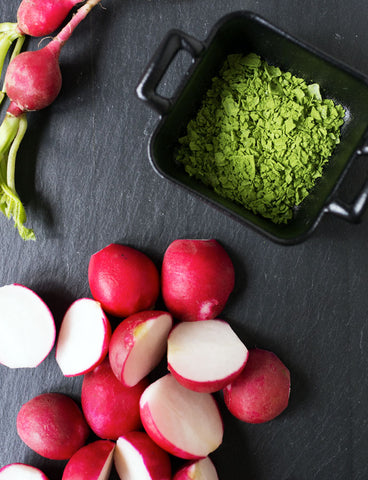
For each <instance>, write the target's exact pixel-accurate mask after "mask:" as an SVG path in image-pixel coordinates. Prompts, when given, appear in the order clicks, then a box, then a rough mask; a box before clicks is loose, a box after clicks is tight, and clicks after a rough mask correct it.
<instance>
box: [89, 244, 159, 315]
mask: <svg viewBox="0 0 368 480" xmlns="http://www.w3.org/2000/svg"><path fill="white" fill-rule="evenodd" d="M88 280H89V286H90V290H91V293H92V296H93V298H94V299H95V300H97V301H99V302H100V303H101V305H102V308H103V309H104V310H105V311H106V312H107V313H110V314H111V315H114V316H116V317H128V316H129V315H132V314H133V313H137V312H139V311H142V310H149V309H152V308H153V307H154V305H155V303H156V300H157V298H158V295H159V290H160V279H159V273H158V270H157V268H156V266H155V264H154V263H153V261H152V260H151V259H150V258H149V257H148V256H147V255H146V254H144V253H143V252H141V251H139V250H136V249H135V248H132V247H128V246H126V245H120V244H117V243H112V244H110V245H108V246H107V247H105V248H103V249H102V250H100V251H98V252H97V253H95V254H93V255H92V256H91V258H90V262H89V266H88Z"/></svg>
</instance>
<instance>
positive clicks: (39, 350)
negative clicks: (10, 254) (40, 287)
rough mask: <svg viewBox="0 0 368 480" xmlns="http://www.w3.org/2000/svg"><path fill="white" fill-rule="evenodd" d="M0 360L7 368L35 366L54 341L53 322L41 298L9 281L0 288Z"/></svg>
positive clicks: (43, 357)
mask: <svg viewBox="0 0 368 480" xmlns="http://www.w3.org/2000/svg"><path fill="white" fill-rule="evenodd" d="M0 311H1V315H0V363H2V364H3V365H5V366H7V367H10V368H33V367H37V366H38V365H39V364H40V363H41V362H42V361H43V360H44V359H45V358H46V357H47V355H48V354H49V353H50V351H51V349H52V348H53V346H54V343H55V335H56V329H55V322H54V318H53V315H52V313H51V312H50V310H49V308H48V307H47V305H46V304H45V302H44V301H43V300H41V298H40V297H39V296H38V295H37V294H36V293H35V292H33V291H32V290H30V289H29V288H27V287H25V286H23V285H19V284H16V283H13V284H11V285H5V286H4V287H1V288H0Z"/></svg>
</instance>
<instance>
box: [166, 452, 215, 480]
mask: <svg viewBox="0 0 368 480" xmlns="http://www.w3.org/2000/svg"><path fill="white" fill-rule="evenodd" d="M173 480H219V478H218V475H217V472H216V468H215V466H214V464H213V463H212V460H211V459H210V458H209V457H206V458H202V459H201V460H196V461H195V462H190V463H189V464H188V465H184V467H182V468H181V469H180V470H178V471H177V472H176V474H175V475H174V477H173Z"/></svg>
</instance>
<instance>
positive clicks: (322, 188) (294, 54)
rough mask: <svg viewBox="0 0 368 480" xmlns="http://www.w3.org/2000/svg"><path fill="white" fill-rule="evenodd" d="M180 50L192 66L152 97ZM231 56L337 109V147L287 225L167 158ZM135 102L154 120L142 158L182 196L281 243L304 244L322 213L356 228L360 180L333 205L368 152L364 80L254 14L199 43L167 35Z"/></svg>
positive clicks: (227, 20)
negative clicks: (170, 88) (252, 56)
mask: <svg viewBox="0 0 368 480" xmlns="http://www.w3.org/2000/svg"><path fill="white" fill-rule="evenodd" d="M181 50H186V51H187V52H189V53H190V55H191V56H192V63H191V65H190V68H189V69H188V71H187V72H185V74H184V75H183V78H182V80H181V82H180V84H179V85H178V87H177V89H176V91H175V94H174V95H173V97H172V98H166V97H164V96H162V95H160V94H159V93H158V87H159V85H160V82H161V81H162V78H163V77H164V75H165V73H166V72H167V70H168V68H169V67H170V65H171V64H172V62H173V60H174V58H175V57H176V55H177V54H178V52H179V51H181ZM233 53H241V54H244V55H246V54H248V53H256V54H258V55H259V56H260V57H262V58H263V59H264V60H266V61H267V63H269V64H271V65H275V66H277V67H279V68H280V69H281V70H283V71H289V72H291V73H292V74H293V75H295V76H298V77H302V78H303V79H304V80H305V81H306V82H308V83H318V84H319V86H320V89H321V94H322V97H323V98H331V99H332V100H333V101H334V102H335V103H339V104H341V105H342V106H343V107H344V109H345V111H346V115H345V119H344V124H343V126H342V129H341V141H340V143H339V144H338V145H337V147H336V149H335V151H334V153H333V155H332V157H331V158H330V161H329V162H328V164H327V165H326V166H325V168H324V173H323V175H322V177H321V178H320V179H319V180H318V182H317V184H316V185H315V187H314V188H313V189H312V190H311V191H310V193H309V195H308V196H307V198H306V199H305V200H304V201H303V202H302V203H301V204H300V205H299V206H298V207H295V208H294V210H293V218H292V219H291V220H290V221H289V222H288V223H287V224H275V223H273V222H272V221H271V220H268V219H266V218H263V217H261V216H259V215H256V214H254V213H252V212H251V211H249V210H247V209H245V208H244V207H243V206H241V205H238V204H236V203H234V202H232V201H230V200H227V199H225V198H222V197H220V196H219V195H217V194H216V193H215V192H214V191H213V190H212V189H211V188H209V187H206V186H205V185H204V184H202V183H201V182H200V181H198V180H196V179H194V178H193V177H190V176H189V175H188V174H187V173H186V172H185V171H184V168H183V167H182V166H181V165H179V164H178V163H177V162H176V160H175V153H176V151H177V148H178V140H179V138H180V137H182V136H184V135H185V132H186V126H187V124H188V122H189V120H190V119H191V118H193V117H195V115H196V113H197V112H198V110H199V108H200V105H201V102H202V100H203V97H204V95H205V93H206V92H207V90H208V89H209V88H210V86H211V82H212V78H213V77H214V76H216V75H217V74H218V72H219V70H220V68H221V67H222V65H223V62H224V61H225V59H226V57H227V56H228V55H229V54H233ZM136 91H137V95H138V97H139V98H140V99H141V100H143V101H145V102H146V103H148V105H149V106H150V107H152V108H153V109H155V110H156V111H157V112H158V113H159V114H160V117H161V118H160V120H159V122H158V125H157V127H156V129H155V131H154V132H153V133H152V135H151V138H150V141H149V147H148V153H149V159H150V162H151V164H152V166H153V168H154V169H155V171H156V172H157V173H158V174H159V175H160V176H162V177H164V178H166V179H168V180H170V181H172V182H174V183H175V184H177V185H178V186H181V187H184V188H185V189H186V190H188V191H189V192H190V193H192V194H195V195H197V196H199V197H200V198H201V199H202V200H204V201H206V202H209V203H211V204H212V205H213V206H214V207H216V208H218V209H220V210H221V211H223V212H224V213H226V214H228V215H230V216H232V217H233V218H234V219H236V220H238V221H240V222H241V223H243V224H245V225H247V226H249V227H251V228H253V229H255V230H256V231H258V232H259V233H261V234H263V235H265V236H266V237H268V238H269V239H271V240H273V241H275V242H278V243H281V244H295V243H298V242H301V241H302V240H305V239H306V238H307V237H308V236H309V235H310V234H311V233H312V232H313V231H314V230H315V228H316V227H317V225H318V223H319V222H320V220H321V218H322V217H323V215H324V214H325V213H333V214H335V215H337V216H339V217H342V218H344V219H346V220H348V221H350V222H358V221H359V220H360V219H361V217H362V215H363V212H364V211H365V209H366V206H367V200H368V181H365V183H364V184H363V185H359V186H357V190H358V193H357V194H356V197H355V199H354V201H353V202H352V203H351V204H346V203H345V202H342V201H341V200H339V198H338V196H337V194H338V189H339V186H340V184H341V182H342V180H343V178H344V176H345V174H346V173H347V171H348V169H349V168H350V166H351V164H352V163H353V161H354V159H355V158H356V157H357V156H360V155H367V154H368V115H367V111H368V108H367V106H368V81H367V78H366V77H364V76H363V75H361V74H360V73H359V72H356V71H354V70H353V69H351V68H349V67H348V66H346V65H344V64H343V63H341V62H339V61H338V60H336V59H334V58H332V57H330V56H328V55H326V54H324V53H323V52H320V51H318V50H317V49H315V48H314V47H312V46H309V45H307V44H305V43H303V42H301V41H299V40H298V39H296V38H294V37H292V36H291V35H289V34H287V33H286V32H284V31H282V30H280V29H279V28H277V27H276V26H274V25H272V24H271V23H269V22H268V21H267V20H265V19H264V18H262V17H260V16H259V15H257V14H255V13H253V12H249V11H240V12H234V13H231V14H229V15H227V16H225V17H223V18H222V19H221V20H220V21H219V22H217V24H216V25H215V26H214V27H213V29H212V31H211V33H210V35H209V36H208V38H207V39H206V40H205V41H200V40H198V39H196V38H193V37H192V36H190V35H187V34H186V33H184V32H181V31H179V30H171V31H169V32H168V34H167V36H166V37H165V38H164V40H163V41H162V43H161V45H160V46H159V47H158V49H157V51H156V53H155V54H154V55H153V57H152V59H151V61H150V62H149V64H148V66H147V68H146V70H145V72H144V74H143V76H142V77H141V80H140V82H139V84H138V86H137V90H136Z"/></svg>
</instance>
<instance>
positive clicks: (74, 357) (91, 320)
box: [56, 298, 111, 377]
mask: <svg viewBox="0 0 368 480" xmlns="http://www.w3.org/2000/svg"><path fill="white" fill-rule="evenodd" d="M110 338H111V325H110V322H109V320H108V319H107V317H106V315H105V313H104V311H103V310H102V308H101V305H100V304H99V303H98V302H96V301H95V300H92V299H90V298H81V299H79V300H76V301H75V302H73V303H72V305H71V306H70V307H69V309H68V310H67V312H66V314H65V316H64V318H63V321H62V323H61V327H60V332H59V336H58V340H57V343H56V361H57V363H58V365H59V367H60V368H61V371H62V372H63V374H64V375H65V376H66V377H73V376H75V375H81V374H83V373H88V372H90V371H91V370H93V369H94V368H95V367H96V366H97V365H98V364H100V363H101V362H102V361H103V359H104V358H105V357H106V355H107V352H108V349H109V342H110Z"/></svg>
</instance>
